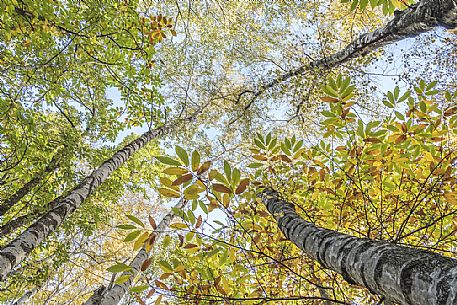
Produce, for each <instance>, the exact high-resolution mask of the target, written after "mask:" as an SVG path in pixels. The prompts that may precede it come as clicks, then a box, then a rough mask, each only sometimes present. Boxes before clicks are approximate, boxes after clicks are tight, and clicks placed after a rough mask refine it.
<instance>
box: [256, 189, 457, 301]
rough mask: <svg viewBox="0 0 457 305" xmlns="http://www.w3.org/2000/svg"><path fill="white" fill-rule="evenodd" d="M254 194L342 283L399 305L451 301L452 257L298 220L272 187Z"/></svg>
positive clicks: (455, 264)
mask: <svg viewBox="0 0 457 305" xmlns="http://www.w3.org/2000/svg"><path fill="white" fill-rule="evenodd" d="M259 197H260V198H261V199H262V201H263V202H264V204H265V205H266V207H267V209H268V211H269V212H270V213H271V214H272V215H273V217H274V218H275V219H276V221H277V223H278V227H279V229H280V230H281V231H282V232H283V233H284V235H285V236H286V238H287V239H289V240H290V241H292V242H293V243H294V244H295V245H296V246H297V247H299V248H300V249H302V250H303V251H304V252H305V253H306V254H307V255H308V256H310V257H311V258H313V259H314V260H316V261H318V262H319V263H320V264H321V265H323V266H324V267H325V268H328V269H331V270H333V271H336V272H338V273H340V274H341V275H342V276H343V278H344V279H345V280H346V281H347V282H348V283H350V284H357V285H360V286H362V287H365V288H367V289H368V290H369V291H371V292H372V293H374V294H379V295H383V296H385V297H386V299H387V300H388V301H389V302H395V303H398V304H402V305H411V304H417V305H434V304H436V305H438V304H439V305H447V304H449V305H450V304H454V303H455V301H456V297H457V290H456V289H457V260H455V259H452V258H449V257H445V256H442V255H439V254H436V253H433V252H427V251H422V250H418V249H412V248H408V247H402V246H399V245H395V244H392V243H387V242H383V241H376V240H370V239H363V238H356V237H354V236H350V235H346V234H341V233H339V232H336V231H332V230H327V229H323V228H319V227H316V226H315V225H313V224H312V223H309V222H307V221H305V220H303V218H301V217H300V216H299V215H298V214H297V213H296V212H295V207H294V205H293V204H291V203H290V202H287V201H285V200H283V199H281V198H280V195H279V194H278V192H276V191H274V190H271V189H266V190H265V191H263V192H262V193H261V194H259Z"/></svg>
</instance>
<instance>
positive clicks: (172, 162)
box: [155, 156, 182, 166]
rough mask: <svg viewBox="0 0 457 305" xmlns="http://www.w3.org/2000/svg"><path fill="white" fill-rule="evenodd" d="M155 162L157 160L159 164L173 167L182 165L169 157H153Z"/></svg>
mask: <svg viewBox="0 0 457 305" xmlns="http://www.w3.org/2000/svg"><path fill="white" fill-rule="evenodd" d="M155 158H156V159H157V160H159V161H160V162H161V163H163V164H167V165H174V166H180V165H182V164H181V162H179V161H176V160H175V159H172V158H170V157H167V156H156V157H155Z"/></svg>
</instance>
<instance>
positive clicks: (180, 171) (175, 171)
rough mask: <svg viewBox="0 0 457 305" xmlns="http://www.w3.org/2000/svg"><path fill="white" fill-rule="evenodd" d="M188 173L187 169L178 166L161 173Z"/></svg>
mask: <svg viewBox="0 0 457 305" xmlns="http://www.w3.org/2000/svg"><path fill="white" fill-rule="evenodd" d="M188 172H189V171H188V170H187V169H185V168H182V167H178V166H171V167H168V168H166V169H165V170H164V171H163V173H164V174H167V175H184V174H186V173H188Z"/></svg>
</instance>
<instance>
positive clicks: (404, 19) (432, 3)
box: [244, 0, 457, 98]
mask: <svg viewBox="0 0 457 305" xmlns="http://www.w3.org/2000/svg"><path fill="white" fill-rule="evenodd" d="M438 26H441V27H445V28H448V29H453V28H456V27H457V2H456V1H455V0H422V1H420V2H418V3H416V4H414V5H412V6H410V7H409V8H407V9H406V10H404V11H402V12H400V13H399V14H398V15H396V16H395V17H394V18H393V19H392V20H391V21H389V22H388V23H387V24H386V25H385V26H383V27H382V28H379V29H377V30H375V31H373V32H371V33H365V34H362V35H360V36H359V37H358V38H357V39H355V40H353V41H352V42H351V43H350V44H349V45H347V46H346V47H345V48H344V49H342V50H341V51H338V52H336V53H334V54H333V55H331V56H329V57H326V58H324V59H320V60H316V61H312V62H311V63H308V64H306V65H303V66H300V67H298V68H296V69H294V70H290V71H289V72H287V73H285V74H283V75H281V76H279V77H278V78H275V79H273V80H271V81H269V82H267V83H264V84H262V85H261V86H259V87H258V88H257V89H256V90H253V91H246V92H244V93H247V92H251V93H252V94H253V95H254V98H256V97H258V96H260V95H261V94H263V92H265V91H266V90H268V89H269V88H272V87H274V86H275V85H277V84H280V83H282V82H284V81H286V80H288V79H289V78H291V77H294V76H297V75H301V74H303V73H305V72H306V71H307V70H312V69H315V68H333V67H336V66H337V65H340V64H342V63H344V62H346V61H348V60H349V59H351V58H356V57H358V56H360V55H364V54H368V53H370V52H371V51H374V50H376V49H378V48H380V47H382V46H385V45H388V44H391V43H393V42H396V41H400V40H402V39H405V38H408V37H415V36H417V35H419V34H421V33H425V32H428V31H430V30H432V29H434V28H436V27H438Z"/></svg>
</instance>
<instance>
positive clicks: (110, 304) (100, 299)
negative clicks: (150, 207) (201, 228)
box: [84, 200, 186, 305]
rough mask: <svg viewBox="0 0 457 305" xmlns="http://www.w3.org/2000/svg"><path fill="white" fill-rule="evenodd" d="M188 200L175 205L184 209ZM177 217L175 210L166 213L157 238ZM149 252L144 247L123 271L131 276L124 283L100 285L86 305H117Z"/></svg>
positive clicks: (155, 232)
mask: <svg viewBox="0 0 457 305" xmlns="http://www.w3.org/2000/svg"><path fill="white" fill-rule="evenodd" d="M185 204H186V202H185V201H184V200H182V201H180V202H178V203H177V204H176V205H175V208H177V209H182V208H183V207H184V205H185ZM174 217H175V214H174V212H173V211H170V212H169V213H168V214H167V215H165V216H164V217H163V218H162V220H161V221H160V223H159V224H158V225H157V228H156V229H155V230H154V234H155V236H156V240H157V238H158V237H159V236H160V235H162V233H163V231H165V229H166V228H168V226H169V225H170V223H171V221H172V220H173V218H174ZM148 257H149V254H148V252H147V251H146V249H145V248H142V249H141V250H140V251H139V252H138V254H137V255H136V256H135V257H134V258H133V260H132V261H131V262H130V265H129V266H130V267H131V268H132V270H130V271H128V272H123V273H122V274H121V276H123V275H129V276H130V278H129V279H128V280H127V281H126V282H125V283H123V284H116V285H114V286H113V287H111V288H110V287H108V288H105V287H104V286H101V287H99V288H98V289H97V290H96V291H95V292H94V294H93V295H92V296H91V297H90V298H89V299H88V300H87V301H86V302H85V303H84V305H116V304H118V303H119V302H120V301H121V299H122V298H123V297H124V295H125V294H126V293H127V291H128V289H129V287H130V286H131V285H132V283H133V280H134V279H135V277H136V276H137V274H138V272H140V268H141V266H142V265H143V263H144V261H146V259H148Z"/></svg>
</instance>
